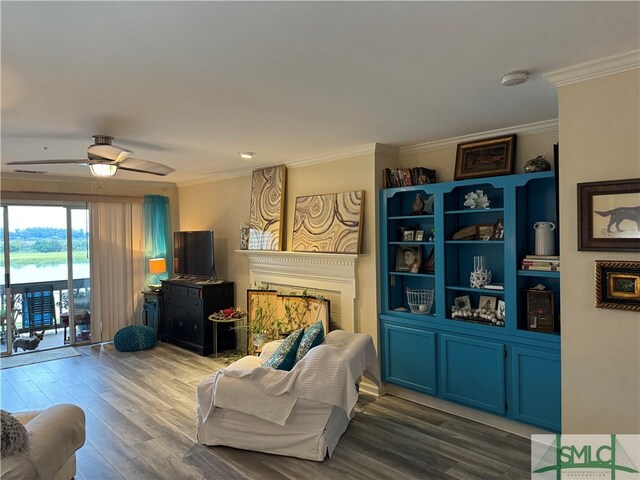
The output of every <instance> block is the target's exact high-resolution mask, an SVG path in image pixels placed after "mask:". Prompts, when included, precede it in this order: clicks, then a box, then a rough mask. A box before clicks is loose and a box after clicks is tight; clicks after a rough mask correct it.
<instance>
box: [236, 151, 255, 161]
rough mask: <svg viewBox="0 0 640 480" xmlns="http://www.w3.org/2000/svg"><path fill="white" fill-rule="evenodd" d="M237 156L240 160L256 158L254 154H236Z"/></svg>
mask: <svg viewBox="0 0 640 480" xmlns="http://www.w3.org/2000/svg"><path fill="white" fill-rule="evenodd" d="M238 155H240V158H244V159H245V160H251V159H252V158H253V157H255V156H256V153H255V152H238Z"/></svg>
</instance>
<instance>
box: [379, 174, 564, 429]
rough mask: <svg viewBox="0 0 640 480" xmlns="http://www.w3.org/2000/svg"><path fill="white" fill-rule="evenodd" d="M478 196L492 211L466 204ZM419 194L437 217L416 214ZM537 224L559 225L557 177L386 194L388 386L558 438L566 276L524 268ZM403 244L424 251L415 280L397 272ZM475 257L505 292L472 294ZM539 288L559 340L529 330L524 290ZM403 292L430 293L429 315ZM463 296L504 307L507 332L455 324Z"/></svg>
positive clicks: (383, 278) (383, 317)
mask: <svg viewBox="0 0 640 480" xmlns="http://www.w3.org/2000/svg"><path fill="white" fill-rule="evenodd" d="M476 190H482V191H483V192H484V193H485V194H486V195H487V196H488V198H489V200H490V205H489V208H486V209H470V208H467V207H465V206H464V201H465V195H466V194H468V193H469V192H471V191H476ZM418 193H419V194H420V195H421V196H422V197H423V199H425V200H426V199H429V197H433V212H432V213H433V214H431V212H429V214H428V215H411V212H412V208H413V207H412V206H413V204H414V201H415V199H416V195H417V194H418ZM500 220H502V223H503V224H504V236H503V238H502V239H491V240H475V239H471V240H469V239H466V240H454V239H453V236H454V233H456V232H458V231H460V230H461V229H462V228H464V227H470V226H473V225H483V224H484V225H490V224H497V223H498V222H499V221H500ZM539 221H552V222H554V223H556V224H557V210H556V184H555V175H554V172H542V173H532V174H522V175H506V176H500V177H488V178H480V179H473V180H464V181H457V182H448V183H437V184H431V185H418V186H412V187H401V188H389V189H384V190H381V191H380V225H381V228H380V259H381V267H380V272H379V275H380V284H381V287H382V311H381V314H380V318H379V320H380V322H379V324H380V339H381V342H380V347H381V357H382V372H383V378H384V380H385V381H386V382H389V383H392V384H395V385H399V386H401V387H405V388H408V389H411V390H415V391H418V392H422V393H426V394H429V395H434V396H437V397H439V398H442V399H445V400H450V401H453V402H457V403H461V404H465V405H467V406H471V407H474V408H477V409H481V410H484V411H488V412H491V413H494V414H497V415H501V416H505V417H507V418H510V419H513V420H516V421H521V422H525V423H528V424H532V425H536V426H538V427H542V428H545V429H548V430H552V431H559V430H560V419H561V412H560V328H559V325H560V322H559V312H560V295H559V294H560V273H559V272H547V271H523V270H520V269H519V268H520V264H521V260H522V258H523V257H525V255H528V254H533V253H534V229H533V224H534V223H535V222H539ZM403 229H409V230H422V231H424V232H425V236H424V241H415V240H414V241H406V242H405V241H403V239H404V237H403V235H402V231H403ZM432 229H433V238H432V239H431V238H430V237H431V232H432ZM556 243H557V239H556ZM406 246H410V247H413V248H414V249H415V248H418V249H419V251H420V253H421V257H422V262H423V265H421V266H420V269H419V270H418V272H415V273H412V272H411V271H406V267H404V268H403V267H402V265H396V261H397V259H398V249H402V248H404V247H406ZM556 247H557V245H556ZM556 251H557V250H556ZM431 254H432V255H433V259H434V264H435V270H434V271H433V272H429V273H426V272H425V270H424V261H425V260H426V259H427V258H428V257H429V256H430V255H431ZM475 256H484V257H485V259H486V263H487V267H488V269H489V270H491V273H492V282H491V283H493V284H502V285H503V290H493V289H487V288H481V289H477V288H472V287H471V286H470V282H469V276H470V273H471V271H472V270H473V259H474V257H475ZM399 269H400V271H398V270H399ZM414 271H415V269H414ZM538 284H542V285H544V286H545V287H546V289H547V290H548V291H552V292H553V299H554V302H553V305H554V314H555V319H556V322H555V323H556V329H555V331H553V332H541V331H535V330H533V331H532V330H530V329H529V328H528V326H529V325H528V318H527V305H526V298H527V295H526V292H527V290H528V289H530V288H532V287H534V286H536V285H538ZM407 289H411V290H433V291H434V293H435V297H434V302H433V305H432V307H431V309H430V310H429V311H428V312H419V313H412V312H411V310H410V305H409V303H408V299H407ZM463 296H468V297H469V298H470V300H471V304H472V306H474V307H475V306H478V304H479V301H480V297H481V296H488V297H496V299H497V300H502V301H503V302H504V303H505V318H504V325H501V326H496V325H495V324H492V323H490V322H486V321H482V320H479V319H475V320H474V321H469V320H461V319H454V318H451V306H452V305H453V304H454V303H455V299H456V298H457V297H463Z"/></svg>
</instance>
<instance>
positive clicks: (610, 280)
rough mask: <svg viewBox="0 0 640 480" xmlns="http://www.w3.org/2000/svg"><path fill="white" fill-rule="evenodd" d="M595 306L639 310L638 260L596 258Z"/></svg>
mask: <svg viewBox="0 0 640 480" xmlns="http://www.w3.org/2000/svg"><path fill="white" fill-rule="evenodd" d="M596 307H598V308H613V309H618V310H629V311H632V312H640V262H633V261H626V262H610V261H607V260H596Z"/></svg>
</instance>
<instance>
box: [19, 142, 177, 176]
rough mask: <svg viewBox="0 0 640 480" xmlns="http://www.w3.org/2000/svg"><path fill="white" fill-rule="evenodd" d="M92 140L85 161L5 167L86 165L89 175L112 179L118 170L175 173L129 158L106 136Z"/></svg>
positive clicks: (49, 161) (47, 161) (36, 161)
mask: <svg viewBox="0 0 640 480" xmlns="http://www.w3.org/2000/svg"><path fill="white" fill-rule="evenodd" d="M93 140H94V143H93V145H90V146H89V148H88V149H87V158H86V159H78V160H73V159H69V160H27V161H21V162H7V165H62V164H73V165H88V166H89V168H90V169H91V173H92V174H93V175H95V176H96V177H112V176H113V175H115V174H116V172H117V171H118V169H121V170H128V171H130V172H139V173H150V174H152V175H162V176H163V175H167V174H169V173H171V172H174V171H175V170H174V169H173V168H171V167H167V166H166V165H162V164H160V163H156V162H150V161H148V160H141V159H139V158H131V157H129V154H130V153H131V151H130V150H127V149H125V148H121V147H118V146H116V145H111V141H112V140H113V137H110V136H108V135H93Z"/></svg>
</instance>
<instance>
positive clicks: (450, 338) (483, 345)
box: [440, 334, 505, 414]
mask: <svg viewBox="0 0 640 480" xmlns="http://www.w3.org/2000/svg"><path fill="white" fill-rule="evenodd" d="M440 346H441V350H442V352H441V358H442V364H441V376H442V397H443V398H445V399H447V400H453V401H455V402H460V403H464V404H467V405H471V406H472V407H475V408H481V409H483V410H488V411H490V412H494V413H499V414H504V413H505V368H504V367H505V359H504V352H505V346H504V344H502V343H496V342H489V341H485V340H477V339H475V338H467V337H461V336H457V335H447V334H443V335H441V336H440Z"/></svg>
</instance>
